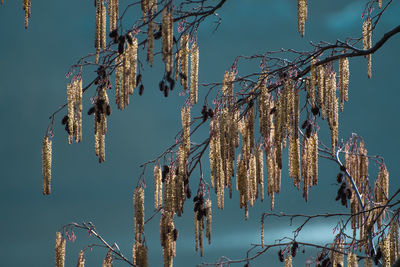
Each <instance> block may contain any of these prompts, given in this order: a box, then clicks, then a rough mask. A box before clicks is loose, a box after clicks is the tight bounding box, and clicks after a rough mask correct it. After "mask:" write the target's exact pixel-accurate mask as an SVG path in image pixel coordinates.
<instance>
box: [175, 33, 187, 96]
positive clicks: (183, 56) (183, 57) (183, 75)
mask: <svg viewBox="0 0 400 267" xmlns="http://www.w3.org/2000/svg"><path fill="white" fill-rule="evenodd" d="M179 59H180V75H179V70H178V72H177V74H176V75H179V80H180V83H181V84H182V86H183V88H184V90H187V89H188V74H189V34H187V33H186V34H184V35H183V36H182V37H181V49H180V55H179Z"/></svg>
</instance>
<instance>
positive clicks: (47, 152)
mask: <svg viewBox="0 0 400 267" xmlns="http://www.w3.org/2000/svg"><path fill="white" fill-rule="evenodd" d="M51 150H52V149H51V140H50V139H49V137H48V136H47V135H46V136H45V137H44V139H43V146H42V174H43V191H42V192H43V195H50V193H51V156H52V152H51Z"/></svg>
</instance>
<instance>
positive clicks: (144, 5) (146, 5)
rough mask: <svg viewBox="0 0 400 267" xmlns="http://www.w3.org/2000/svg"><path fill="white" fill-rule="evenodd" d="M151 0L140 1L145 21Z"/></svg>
mask: <svg viewBox="0 0 400 267" xmlns="http://www.w3.org/2000/svg"><path fill="white" fill-rule="evenodd" d="M149 1H150V0H141V1H140V4H141V7H142V13H143V20H144V21H146V16H147V12H148V8H149Z"/></svg>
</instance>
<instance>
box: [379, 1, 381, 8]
mask: <svg viewBox="0 0 400 267" xmlns="http://www.w3.org/2000/svg"><path fill="white" fill-rule="evenodd" d="M379 8H382V0H379Z"/></svg>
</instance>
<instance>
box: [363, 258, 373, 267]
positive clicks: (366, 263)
mask: <svg viewBox="0 0 400 267" xmlns="http://www.w3.org/2000/svg"><path fill="white" fill-rule="evenodd" d="M372 266H373V264H372V259H371V258H366V259H364V267H372Z"/></svg>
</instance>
